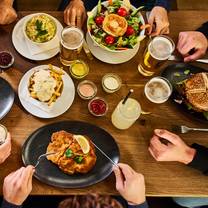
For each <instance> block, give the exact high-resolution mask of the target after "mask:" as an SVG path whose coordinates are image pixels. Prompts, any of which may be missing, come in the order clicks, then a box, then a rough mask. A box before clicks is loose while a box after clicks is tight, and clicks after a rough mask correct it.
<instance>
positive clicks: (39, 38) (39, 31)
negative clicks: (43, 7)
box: [25, 14, 56, 43]
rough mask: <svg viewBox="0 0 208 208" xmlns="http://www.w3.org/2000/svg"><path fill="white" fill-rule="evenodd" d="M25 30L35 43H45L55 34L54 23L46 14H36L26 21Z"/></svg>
mask: <svg viewBox="0 0 208 208" xmlns="http://www.w3.org/2000/svg"><path fill="white" fill-rule="evenodd" d="M25 32H26V35H27V36H28V38H29V39H30V40H32V41H34V42H36V43H45V42H48V41H49V40H51V39H53V38H54V36H55V35H56V24H55V22H54V20H53V19H51V18H50V17H49V16H47V15H44V14H41V15H37V16H34V17H32V18H31V19H30V20H29V21H28V22H27V24H26V28H25Z"/></svg>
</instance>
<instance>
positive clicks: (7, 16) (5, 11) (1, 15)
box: [0, 1, 17, 25]
mask: <svg viewBox="0 0 208 208" xmlns="http://www.w3.org/2000/svg"><path fill="white" fill-rule="evenodd" d="M16 18H17V13H16V12H15V10H14V9H13V7H12V3H10V2H8V1H1V3H0V25H6V24H10V23H12V22H13V21H14V20H15V19H16Z"/></svg>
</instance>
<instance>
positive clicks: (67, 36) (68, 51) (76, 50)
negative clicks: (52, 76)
mask: <svg viewBox="0 0 208 208" xmlns="http://www.w3.org/2000/svg"><path fill="white" fill-rule="evenodd" d="M83 38H84V35H83V32H82V31H81V30H80V29H79V28H77V27H71V26H68V27H66V28H64V29H63V30H62V32H61V41H60V61H61V63H62V64H63V65H64V66H70V65H71V64H72V63H73V62H74V61H76V60H78V57H79V54H80V52H81V49H82V44H83Z"/></svg>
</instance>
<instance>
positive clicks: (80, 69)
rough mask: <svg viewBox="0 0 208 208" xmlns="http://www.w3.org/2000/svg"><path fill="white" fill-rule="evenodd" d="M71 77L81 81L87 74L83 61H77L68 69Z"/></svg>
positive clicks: (86, 67)
mask: <svg viewBox="0 0 208 208" xmlns="http://www.w3.org/2000/svg"><path fill="white" fill-rule="evenodd" d="M70 72H71V75H72V76H73V77H74V78H76V79H82V78H83V77H85V76H86V75H87V74H88V73H89V67H88V65H87V64H86V63H85V62H84V61H80V60H77V61H75V62H74V63H73V64H72V65H71V67H70Z"/></svg>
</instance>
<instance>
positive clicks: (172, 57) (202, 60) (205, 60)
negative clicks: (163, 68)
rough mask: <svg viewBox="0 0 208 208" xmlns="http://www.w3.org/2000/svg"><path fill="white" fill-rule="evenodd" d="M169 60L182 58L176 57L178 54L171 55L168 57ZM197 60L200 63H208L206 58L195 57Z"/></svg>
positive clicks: (180, 59)
mask: <svg viewBox="0 0 208 208" xmlns="http://www.w3.org/2000/svg"><path fill="white" fill-rule="evenodd" d="M168 60H169V61H183V59H182V58H180V57H178V56H175V55H171V56H170V57H169V58H168ZM195 61H197V62H201V63H206V64H207V63H208V59H197V60H195Z"/></svg>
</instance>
